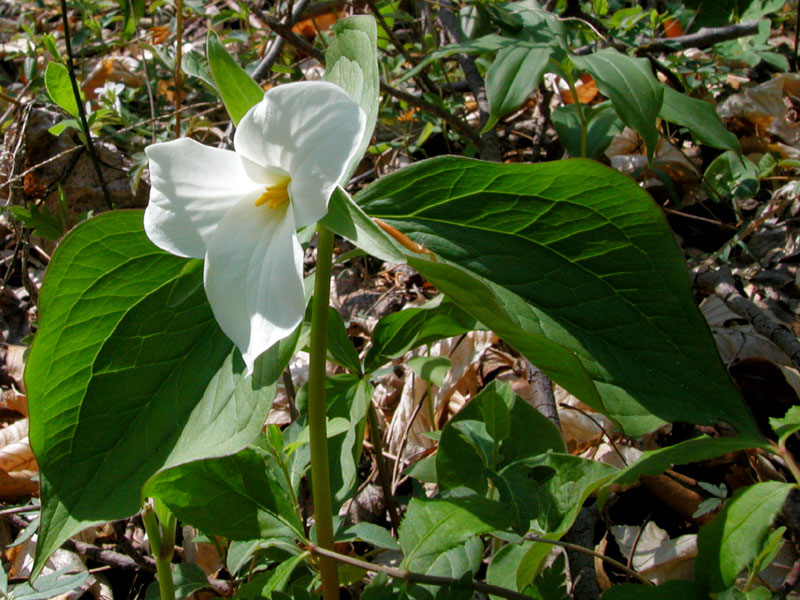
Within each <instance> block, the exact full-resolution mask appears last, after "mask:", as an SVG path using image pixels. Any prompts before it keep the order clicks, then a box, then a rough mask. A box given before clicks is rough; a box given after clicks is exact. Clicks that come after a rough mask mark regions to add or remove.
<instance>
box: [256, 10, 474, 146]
mask: <svg viewBox="0 0 800 600" xmlns="http://www.w3.org/2000/svg"><path fill="white" fill-rule="evenodd" d="M259 18H261V19H262V20H263V21H264V23H266V25H267V27H269V28H270V29H272V31H274V32H275V33H277V34H278V35H280V36H281V37H282V38H283V39H285V40H286V42H287V43H288V44H289V45H290V46H292V47H294V48H295V49H296V50H297V51H298V52H302V53H303V54H306V55H308V56H311V57H312V58H316V59H317V60H318V61H320V62H321V63H323V64H324V63H325V54H324V53H323V52H322V51H321V50H317V49H316V48H315V47H314V46H312V45H311V44H309V43H308V42H307V41H306V40H305V38H303V37H301V36H299V35H297V34H296V33H294V32H293V31H292V29H291V27H287V26H286V25H284V24H283V23H281V22H280V21H278V19H276V18H275V17H273V16H270V15H267V14H263V15H262V16H261V17H259ZM380 86H381V91H382V92H385V93H387V94H389V95H390V96H393V97H394V98H397V99H398V100H403V101H404V102H408V103H409V104H411V105H412V106H416V107H417V108H420V109H422V110H424V111H427V112H429V113H430V114H432V115H434V116H436V117H439V118H440V119H442V121H444V122H445V123H447V124H448V125H450V127H452V128H453V129H454V130H456V131H457V132H458V133H460V134H461V135H463V136H464V137H466V138H467V139H468V140H470V141H471V142H472V143H473V144H475V145H476V146H477V145H478V139H479V138H478V135H477V134H476V133H475V131H473V130H472V128H471V127H468V126H467V125H466V124H465V123H464V122H463V121H462V120H461V119H459V118H457V117H456V116H455V115H453V114H451V113H449V112H447V111H446V110H444V109H443V108H441V107H439V106H437V105H435V104H433V103H431V102H428V101H427V100H424V99H423V98H420V97H419V96H415V95H414V94H410V93H409V92H404V91H403V90H398V89H397V88H394V87H392V86H390V85H389V84H388V83H386V82H385V81H381V82H380Z"/></svg>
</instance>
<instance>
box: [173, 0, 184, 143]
mask: <svg viewBox="0 0 800 600" xmlns="http://www.w3.org/2000/svg"><path fill="white" fill-rule="evenodd" d="M175 11H176V15H175V16H176V18H177V21H176V23H175V37H176V46H177V47H176V48H175V74H174V79H175V138H179V137H181V92H182V91H183V70H182V69H181V63H182V62H183V0H175Z"/></svg>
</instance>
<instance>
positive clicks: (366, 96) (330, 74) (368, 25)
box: [325, 15, 380, 185]
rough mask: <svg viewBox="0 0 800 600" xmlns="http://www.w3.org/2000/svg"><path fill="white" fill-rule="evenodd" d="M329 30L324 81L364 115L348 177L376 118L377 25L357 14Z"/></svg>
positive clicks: (373, 126)
mask: <svg viewBox="0 0 800 600" xmlns="http://www.w3.org/2000/svg"><path fill="white" fill-rule="evenodd" d="M332 31H333V40H332V41H331V43H330V44H329V45H328V48H327V50H326V51H325V65H326V71H325V80H326V81H330V82H331V83H335V84H336V85H338V86H340V87H342V88H344V89H345V90H346V91H347V93H348V94H350V96H351V97H352V98H353V99H354V100H355V101H356V102H358V105H359V106H360V107H361V109H362V110H363V111H364V113H365V114H366V116H367V127H366V129H365V130H364V137H363V138H362V139H361V143H360V145H359V150H358V152H356V154H355V157H354V158H353V161H352V162H351V164H350V165H349V166H348V169H347V173H348V175H347V177H348V178H349V177H350V176H351V175H352V174H353V172H354V171H355V169H356V167H357V166H358V163H359V162H361V157H362V156H363V155H364V152H366V150H367V146H369V142H370V140H371V139H372V132H373V130H374V129H375V123H376V121H377V119H378V94H379V91H380V81H379V78H378V48H377V43H378V28H377V25H376V24H375V19H374V18H373V17H371V16H366V15H359V16H355V17H349V18H346V19H340V20H338V21H336V23H335V24H334V25H333V29H332ZM344 181H345V183H346V181H347V179H345V180H344ZM342 185H344V183H343V184H342Z"/></svg>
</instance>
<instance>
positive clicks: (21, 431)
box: [0, 419, 28, 451]
mask: <svg viewBox="0 0 800 600" xmlns="http://www.w3.org/2000/svg"><path fill="white" fill-rule="evenodd" d="M27 439H28V419H19V420H18V421H15V422H14V423H12V424H11V425H9V426H8V427H3V428H2V429H0V451H1V450H2V449H3V448H4V447H6V446H8V445H10V444H13V443H15V442H19V441H21V440H27Z"/></svg>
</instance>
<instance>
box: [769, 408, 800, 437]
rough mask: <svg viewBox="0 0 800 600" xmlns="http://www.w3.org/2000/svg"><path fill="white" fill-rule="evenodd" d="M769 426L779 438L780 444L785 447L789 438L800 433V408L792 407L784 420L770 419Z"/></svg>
mask: <svg viewBox="0 0 800 600" xmlns="http://www.w3.org/2000/svg"><path fill="white" fill-rule="evenodd" d="M769 426H770V427H772V430H773V431H774V432H775V435H777V436H778V444H779V445H781V446H785V445H786V440H788V439H789V436H791V435H792V434H793V433H795V432H796V431H800V406H792V407H791V408H790V409H789V410H787V411H786V415H784V417H783V418H782V419H777V418H770V420H769Z"/></svg>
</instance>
